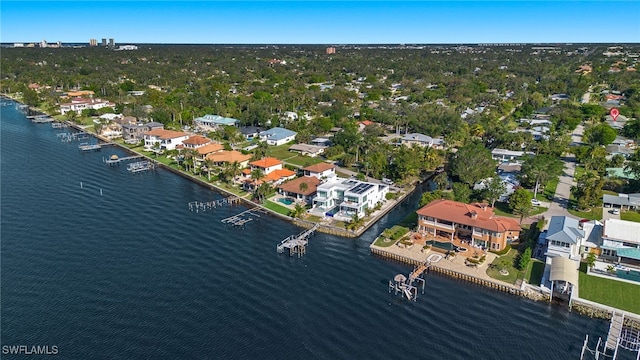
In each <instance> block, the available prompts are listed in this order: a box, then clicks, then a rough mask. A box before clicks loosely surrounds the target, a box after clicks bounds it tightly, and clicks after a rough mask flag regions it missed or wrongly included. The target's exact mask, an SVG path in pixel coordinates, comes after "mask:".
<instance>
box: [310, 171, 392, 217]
mask: <svg viewBox="0 0 640 360" xmlns="http://www.w3.org/2000/svg"><path fill="white" fill-rule="evenodd" d="M388 192H389V187H388V186H387V185H383V184H375V183H369V182H364V181H359V180H355V179H345V178H341V177H338V176H336V175H335V173H331V175H330V176H329V177H328V178H327V179H326V181H325V182H323V183H322V184H320V185H318V187H317V192H316V196H315V197H314V198H313V209H312V211H311V213H314V212H315V213H322V215H327V216H332V217H334V218H336V219H337V220H341V221H351V219H352V218H353V216H354V215H358V217H360V218H363V217H364V216H365V215H366V210H367V209H371V210H373V209H374V208H375V207H376V206H377V205H378V204H381V203H383V202H384V201H385V200H386V195H387V193H388Z"/></svg>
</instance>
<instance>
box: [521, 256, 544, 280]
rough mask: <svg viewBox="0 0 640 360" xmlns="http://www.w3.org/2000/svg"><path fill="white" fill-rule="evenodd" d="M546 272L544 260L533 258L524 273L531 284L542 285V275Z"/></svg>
mask: <svg viewBox="0 0 640 360" xmlns="http://www.w3.org/2000/svg"><path fill="white" fill-rule="evenodd" d="M543 274H544V262H542V261H540V260H535V259H531V262H529V266H528V267H527V271H525V273H524V279H525V280H527V283H529V284H531V285H536V286H539V285H540V281H542V275H543Z"/></svg>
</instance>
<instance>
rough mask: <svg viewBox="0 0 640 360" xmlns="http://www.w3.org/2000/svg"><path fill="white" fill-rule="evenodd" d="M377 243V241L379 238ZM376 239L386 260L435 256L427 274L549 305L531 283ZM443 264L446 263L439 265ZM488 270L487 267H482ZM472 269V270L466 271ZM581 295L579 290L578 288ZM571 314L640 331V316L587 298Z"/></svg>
mask: <svg viewBox="0 0 640 360" xmlns="http://www.w3.org/2000/svg"><path fill="white" fill-rule="evenodd" d="M376 240H377V238H376ZM376 240H374V241H373V242H372V243H371V245H370V246H369V251H370V252H371V254H372V255H373V256H376V257H378V258H381V259H384V260H390V261H394V262H398V263H402V264H406V265H410V266H418V265H420V264H422V263H424V262H425V261H431V259H430V258H432V256H433V255H434V254H435V255H437V256H438V257H440V258H441V259H438V260H437V261H435V262H433V261H431V264H430V266H429V269H428V270H427V273H429V274H431V273H436V274H438V275H440V276H447V277H450V278H453V279H457V280H461V281H464V282H468V283H473V284H476V285H479V286H484V287H487V288H490V289H494V290H497V291H502V292H504V293H508V294H511V295H516V296H520V297H524V298H527V299H529V300H533V301H536V302H540V301H546V302H549V293H547V292H545V291H543V290H542V289H541V288H540V287H539V286H535V285H531V284H528V283H527V282H526V281H523V282H522V284H521V286H520V287H518V286H515V285H513V284H509V283H506V282H504V281H500V280H497V279H485V278H483V277H482V276H478V275H477V272H476V273H475V274H474V273H473V272H471V270H469V269H467V268H464V267H461V268H460V266H457V265H455V264H454V261H453V260H452V261H450V260H445V259H443V258H444V254H441V253H439V252H437V251H432V250H429V251H427V252H426V253H424V254H422V256H420V258H419V259H418V258H415V257H412V256H410V254H400V253H396V252H393V251H389V250H386V248H384V247H381V246H378V245H374V244H375V241H376ZM391 246H394V245H391ZM439 264H442V265H441V266H439ZM479 269H481V270H482V271H485V269H484V268H483V267H480V268H478V270H479ZM465 270H469V271H465ZM578 293H579V289H578ZM568 310H569V312H572V311H575V312H577V313H578V314H581V315H584V316H587V317H589V318H593V319H604V320H610V319H611V318H612V316H613V314H614V313H616V314H624V315H625V321H627V322H628V323H629V324H630V325H629V326H632V327H634V328H636V329H639V330H640V314H636V313H632V312H629V311H626V310H622V309H617V308H614V307H611V306H607V305H604V304H600V303H597V302H594V301H590V300H587V299H582V298H580V297H579V296H578V295H576V296H575V297H572V298H571V303H570V304H568Z"/></svg>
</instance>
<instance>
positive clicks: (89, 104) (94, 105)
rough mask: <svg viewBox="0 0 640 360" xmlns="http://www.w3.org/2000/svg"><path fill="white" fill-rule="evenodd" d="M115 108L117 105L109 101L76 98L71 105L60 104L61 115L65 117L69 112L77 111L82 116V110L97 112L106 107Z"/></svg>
mask: <svg viewBox="0 0 640 360" xmlns="http://www.w3.org/2000/svg"><path fill="white" fill-rule="evenodd" d="M115 106H116V104H114V103H112V102H109V101H108V100H100V99H85V98H74V99H72V100H71V102H70V103H66V104H60V113H61V114H62V115H64V114H66V113H68V112H69V111H75V112H76V113H78V114H80V113H81V112H82V110H87V109H94V110H97V109H102V108H105V107H108V108H111V109H113V108H115Z"/></svg>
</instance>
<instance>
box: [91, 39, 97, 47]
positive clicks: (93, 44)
mask: <svg viewBox="0 0 640 360" xmlns="http://www.w3.org/2000/svg"><path fill="white" fill-rule="evenodd" d="M89 46H98V40H97V39H89Z"/></svg>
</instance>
